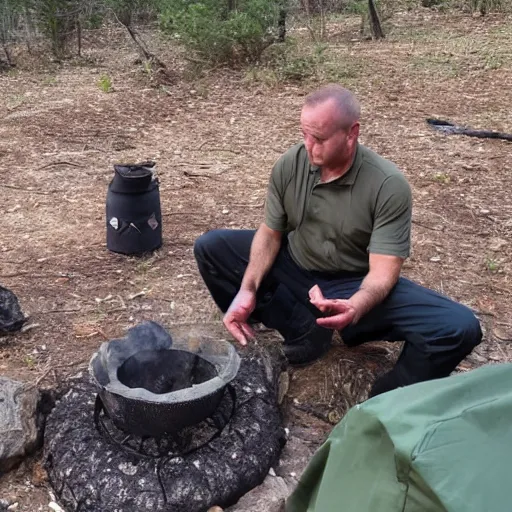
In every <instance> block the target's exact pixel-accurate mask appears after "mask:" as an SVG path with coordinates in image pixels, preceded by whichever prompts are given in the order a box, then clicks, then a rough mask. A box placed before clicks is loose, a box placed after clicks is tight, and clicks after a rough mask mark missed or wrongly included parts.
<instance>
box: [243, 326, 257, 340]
mask: <svg viewBox="0 0 512 512" xmlns="http://www.w3.org/2000/svg"><path fill="white" fill-rule="evenodd" d="M240 329H241V330H242V332H243V333H244V336H245V337H246V338H248V339H250V340H253V339H254V338H255V336H256V333H255V332H254V330H253V329H252V328H251V327H250V326H249V325H248V324H240Z"/></svg>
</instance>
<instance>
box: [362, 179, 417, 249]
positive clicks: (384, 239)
mask: <svg viewBox="0 0 512 512" xmlns="http://www.w3.org/2000/svg"><path fill="white" fill-rule="evenodd" d="M411 217H412V194H411V187H410V186H409V183H407V180H406V179H405V176H403V174H398V173H397V174H393V175H391V176H389V177H388V178H386V180H385V181H384V183H383V184H382V186H381V188H380V190H379V193H378V196H377V202H376V206H375V214H374V223H373V230H372V235H371V238H370V244H369V246H368V252H369V253H373V254H388V255H391V256H399V257H401V258H407V257H408V256H409V254H410V248H411Z"/></svg>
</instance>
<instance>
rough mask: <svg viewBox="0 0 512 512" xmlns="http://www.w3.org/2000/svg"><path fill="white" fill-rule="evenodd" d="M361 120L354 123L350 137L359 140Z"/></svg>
mask: <svg viewBox="0 0 512 512" xmlns="http://www.w3.org/2000/svg"><path fill="white" fill-rule="evenodd" d="M359 126H360V125H359V122H356V123H354V124H353V125H352V126H351V127H350V130H349V133H348V136H349V138H350V139H353V140H357V138H358V137H359Z"/></svg>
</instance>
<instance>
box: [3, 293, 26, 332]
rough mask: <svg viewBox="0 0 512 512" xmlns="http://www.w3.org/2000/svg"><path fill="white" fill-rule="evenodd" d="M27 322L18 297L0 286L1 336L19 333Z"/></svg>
mask: <svg viewBox="0 0 512 512" xmlns="http://www.w3.org/2000/svg"><path fill="white" fill-rule="evenodd" d="M26 320H27V319H26V318H25V315H24V314H23V312H22V311H21V308H20V304H19V302H18V298H17V297H16V295H14V293H12V292H11V291H10V290H8V289H7V288H4V287H3V286H0V334H5V333H8V332H14V331H19V330H20V329H21V328H22V326H23V324H24V323H25V321H26Z"/></svg>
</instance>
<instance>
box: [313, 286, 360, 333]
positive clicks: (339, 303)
mask: <svg viewBox="0 0 512 512" xmlns="http://www.w3.org/2000/svg"><path fill="white" fill-rule="evenodd" d="M309 299H310V301H311V304H313V305H314V306H316V307H317V308H318V309H319V310H320V311H321V312H322V313H324V314H326V315H328V316H326V317H323V318H318V319H317V321H316V323H317V324H318V325H320V326H321V327H325V328H327V329H336V330H342V329H344V328H345V327H346V326H347V325H349V324H351V323H352V322H353V321H354V318H355V317H356V310H355V308H354V306H353V305H352V303H351V302H350V299H348V300H344V299H326V298H325V297H324V296H323V294H322V291H321V290H320V288H319V287H318V285H315V286H313V288H311V290H309Z"/></svg>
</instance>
